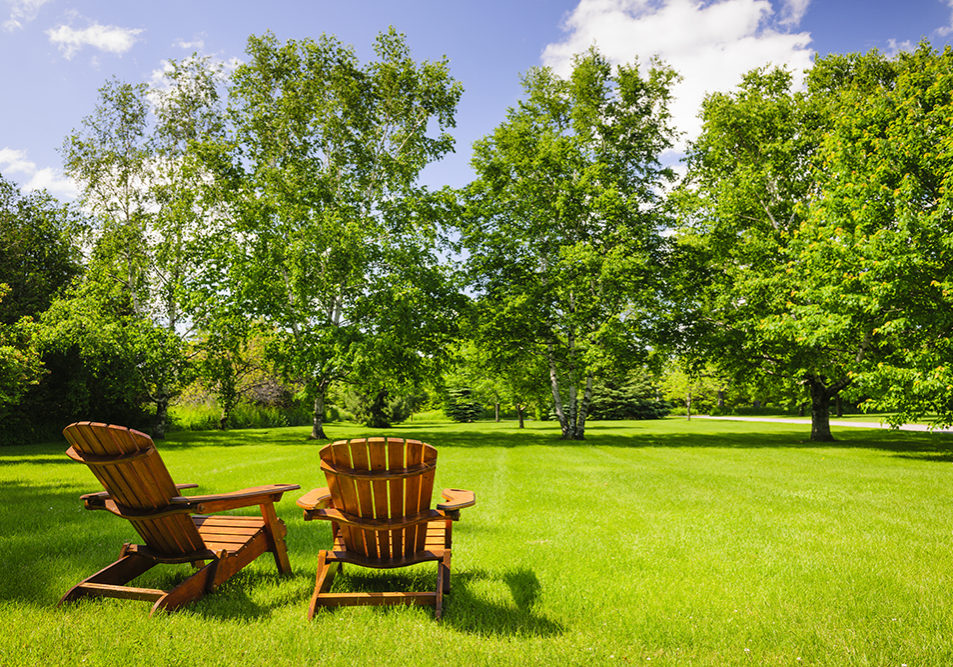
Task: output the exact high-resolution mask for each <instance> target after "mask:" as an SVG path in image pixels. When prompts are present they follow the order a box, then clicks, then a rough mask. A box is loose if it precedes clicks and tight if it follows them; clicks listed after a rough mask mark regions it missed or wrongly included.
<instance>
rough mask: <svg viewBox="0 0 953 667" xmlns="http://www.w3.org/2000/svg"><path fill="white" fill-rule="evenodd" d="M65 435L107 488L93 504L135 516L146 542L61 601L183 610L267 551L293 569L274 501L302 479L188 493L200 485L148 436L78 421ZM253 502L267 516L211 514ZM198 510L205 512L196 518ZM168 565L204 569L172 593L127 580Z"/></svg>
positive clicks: (75, 455) (90, 498)
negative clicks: (174, 472) (178, 477)
mask: <svg viewBox="0 0 953 667" xmlns="http://www.w3.org/2000/svg"><path fill="white" fill-rule="evenodd" d="M63 435H65V436H66V439H67V440H68V441H69V443H70V445H71V446H70V448H69V449H67V450H66V455H67V456H69V457H70V458H71V459H73V460H74V461H80V462H82V463H85V464H87V465H88V466H89V468H90V470H92V472H93V474H94V475H96V478H97V479H98V480H99V481H100V483H102V485H103V487H104V488H105V489H106V491H105V492H100V493H89V494H86V495H84V496H81V500H83V501H84V503H85V506H86V509H90V510H100V509H101V510H108V511H110V512H112V513H113V514H115V515H116V516H120V517H122V518H124V519H128V520H129V521H130V522H132V525H133V527H134V528H135V529H136V532H138V533H139V535H140V536H141V537H142V539H143V540H144V541H145V544H144V545H135V544H128V543H127V544H125V545H123V547H122V549H121V550H120V552H119V560H117V561H116V562H114V563H113V564H112V565H109V566H108V567H106V568H104V569H102V570H100V571H99V572H97V573H96V574H94V575H92V576H91V577H88V578H87V579H84V580H83V581H81V582H80V583H78V584H77V585H76V586H74V587H73V588H71V589H70V590H69V591H68V592H67V593H66V595H64V596H63V598H62V599H61V600H60V604H62V603H64V602H68V601H71V600H76V599H78V598H81V597H86V596H101V597H116V598H125V599H134V600H149V601H152V602H154V603H155V604H154V605H153V607H152V612H150V613H154V612H155V611H156V610H157V609H166V610H172V609H176V608H177V607H180V606H182V605H183V604H186V603H188V602H192V601H194V600H198V599H199V598H201V597H202V596H203V595H204V594H205V593H206V592H208V591H212V590H214V589H215V588H217V587H218V586H220V585H221V584H222V583H224V582H225V581H226V580H227V579H229V578H230V577H231V576H232V575H233V574H236V573H237V572H238V571H239V570H241V569H242V568H243V567H245V566H246V565H248V564H249V563H251V562H252V561H253V560H255V558H257V557H258V556H260V555H262V554H264V553H265V552H266V551H270V552H271V553H272V554H273V555H274V557H275V563H276V564H277V565H278V571H279V572H280V573H281V574H290V573H291V566H290V565H289V563H288V553H287V549H286V547H285V541H284V536H285V533H286V532H287V530H286V528H285V525H284V522H283V521H282V520H281V519H279V518H278V517H277V515H276V514H275V508H274V503H276V502H278V501H279V500H281V494H283V493H284V492H286V491H293V490H294V489H299V488H301V487H300V486H298V485H297V484H272V485H269V486H259V487H255V488H252V489H244V490H242V491H237V492H235V493H227V494H221V495H207V496H189V497H184V496H181V495H179V492H180V490H181V489H188V488H194V487H196V486H197V484H179V485H176V484H174V483H173V482H172V477H171V476H170V475H169V472H168V470H166V467H165V464H164V463H163V462H162V458H161V457H160V456H159V452H158V451H156V447H155V444H154V443H153V442H152V438H150V437H149V436H148V435H146V434H145V433H140V432H139V431H134V430H132V429H129V428H125V427H123V426H113V425H107V424H96V423H92V422H78V423H76V424H70V425H69V426H67V427H66V428H65V429H63ZM253 505H259V506H260V508H261V516H260V517H255V516H234V515H232V516H228V515H215V516H207V515H204V513H205V512H218V511H222V510H230V509H234V508H237V507H249V506H253ZM197 512H198V513H202V514H199V515H195V516H193V514H195V513H197ZM205 561H209V562H208V563H207V564H206V563H205ZM160 563H192V565H193V566H195V567H197V568H199V569H198V571H197V572H195V573H194V574H192V576H190V577H188V578H187V579H186V580H185V581H183V582H182V583H180V584H179V585H177V586H176V587H175V588H173V589H172V590H169V591H165V590H160V589H154V588H137V587H134V586H126V585H125V584H127V583H128V582H130V581H132V580H133V579H135V578H136V577H137V576H139V575H140V574H142V573H143V572H145V571H146V570H148V569H150V568H152V567H153V566H155V565H158V564H160Z"/></svg>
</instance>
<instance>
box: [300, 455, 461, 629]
mask: <svg viewBox="0 0 953 667" xmlns="http://www.w3.org/2000/svg"><path fill="white" fill-rule="evenodd" d="M436 465H437V450H436V449H434V448H433V447H431V446H430V445H428V444H425V443H422V442H419V441H417V440H403V439H401V438H356V439H353V440H339V441H337V442H333V443H331V444H330V445H327V446H326V447H324V448H323V449H322V450H321V469H322V470H323V471H324V474H325V476H326V477H327V482H328V486H327V487H326V488H319V489H313V490H312V491H309V492H308V493H306V494H305V495H304V496H302V497H301V498H299V499H298V505H299V506H300V507H302V508H304V519H305V521H310V520H312V519H325V520H330V521H331V532H332V534H333V539H334V544H333V546H332V547H331V549H330V550H322V551H320V552H319V553H318V571H317V577H316V580H315V585H314V594H313V595H312V596H311V604H310V606H309V607H308V618H312V617H313V616H314V612H315V609H317V608H318V607H323V606H335V605H363V604H371V605H383V604H420V605H433V606H434V615H435V617H436V618H440V616H441V615H442V613H443V596H444V593H449V592H450V553H451V542H452V539H451V538H452V524H453V521H456V520H457V519H459V518H460V510H461V509H462V508H464V507H470V506H471V505H473V504H475V503H476V498H475V496H474V494H473V492H472V491H464V490H462V489H444V490H443V498H444V500H445V502H443V503H438V504H437V506H436V509H431V508H430V497H431V493H432V491H433V478H434V469H435V468H436ZM426 561H437V586H436V590H435V591H434V592H429V591H428V592H393V593H331V592H330V589H331V582H332V580H333V579H334V575H335V574H336V573H337V572H338V570H339V569H340V568H341V567H342V566H343V564H344V563H352V564H354V565H360V566H363V567H372V568H380V569H383V568H396V567H404V566H406V565H413V564H414V563H423V562H426Z"/></svg>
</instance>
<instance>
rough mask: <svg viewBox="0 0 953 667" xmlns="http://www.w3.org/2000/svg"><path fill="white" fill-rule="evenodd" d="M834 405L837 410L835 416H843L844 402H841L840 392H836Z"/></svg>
mask: <svg viewBox="0 0 953 667" xmlns="http://www.w3.org/2000/svg"><path fill="white" fill-rule="evenodd" d="M834 405H835V406H836V408H837V416H838V417H843V416H844V402H843V401H842V400H841V397H840V392H838V394H837V397H836V398H835V399H834Z"/></svg>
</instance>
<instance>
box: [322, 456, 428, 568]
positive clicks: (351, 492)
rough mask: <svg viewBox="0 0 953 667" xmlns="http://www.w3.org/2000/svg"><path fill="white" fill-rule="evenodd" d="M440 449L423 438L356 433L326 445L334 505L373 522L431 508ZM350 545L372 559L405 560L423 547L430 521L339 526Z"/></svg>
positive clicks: (325, 460) (324, 460) (325, 466)
mask: <svg viewBox="0 0 953 667" xmlns="http://www.w3.org/2000/svg"><path fill="white" fill-rule="evenodd" d="M436 465H437V450H436V449H435V448H433V447H431V446H430V445H428V444H425V443H423V442H420V441H419V440H405V439H402V438H355V439H353V440H339V441H337V442H332V443H331V444H330V445H327V446H325V447H324V448H323V449H322V450H321V469H322V470H323V471H324V474H325V476H326V477H327V480H328V488H329V490H330V491H331V498H332V502H333V504H334V507H336V508H338V509H340V510H341V511H342V512H344V513H345V514H348V515H351V516H352V517H357V518H359V519H367V520H370V521H371V522H375V521H388V520H393V521H396V522H399V521H400V520H402V519H407V518H410V517H413V516H414V515H417V514H420V513H422V512H427V511H428V510H429V509H430V502H431V494H432V493H433V480H434V471H435V469H436ZM340 530H341V537H342V539H343V541H344V544H345V547H346V548H347V550H348V551H352V552H355V553H357V554H361V555H364V556H366V557H367V558H368V560H369V561H381V562H382V563H383V562H388V563H391V564H392V563H394V562H399V561H406V560H408V559H410V558H411V557H412V556H413V555H414V554H416V553H418V552H420V551H423V550H424V548H425V547H424V545H425V541H426V536H427V523H426V522H422V523H418V524H416V525H412V526H407V527H402V528H396V529H388V530H369V529H364V528H360V527H357V526H352V525H342V526H340Z"/></svg>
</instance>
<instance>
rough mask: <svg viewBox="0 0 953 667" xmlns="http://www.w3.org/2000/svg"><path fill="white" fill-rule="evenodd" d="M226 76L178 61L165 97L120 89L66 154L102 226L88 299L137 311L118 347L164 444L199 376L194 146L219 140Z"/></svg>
mask: <svg viewBox="0 0 953 667" xmlns="http://www.w3.org/2000/svg"><path fill="white" fill-rule="evenodd" d="M216 77H217V74H216V72H215V71H214V69H212V68H210V67H209V66H208V62H207V61H206V60H203V59H199V58H195V57H193V58H192V59H189V60H187V61H182V62H174V61H173V62H172V63H170V66H169V69H168V70H167V71H166V72H165V84H167V85H165V86H163V87H160V88H158V89H153V90H149V88H148V87H147V86H146V85H145V84H137V85H133V84H128V83H121V82H119V81H116V80H112V81H110V82H108V83H107V84H106V85H105V86H103V87H102V88H101V89H100V96H99V103H98V105H97V106H96V108H95V110H94V111H93V113H92V114H91V115H89V116H87V117H86V118H84V119H83V122H82V126H81V129H80V130H76V131H74V132H73V133H72V134H71V135H70V136H69V137H68V138H67V139H66V141H65V142H64V145H63V155H64V162H65V170H66V173H67V174H69V175H70V176H71V177H72V178H73V179H74V180H76V181H77V182H78V183H79V185H80V187H81V195H80V199H81V201H82V203H83V205H84V206H85V207H86V208H87V209H89V210H91V211H92V212H93V213H94V214H95V215H96V217H97V222H98V225H97V226H96V227H95V228H94V230H93V248H92V255H91V258H90V262H89V266H88V269H87V275H86V277H85V285H84V287H83V296H82V298H83V299H85V300H87V301H90V302H91V303H94V304H95V305H93V306H92V308H93V309H95V308H96V307H100V306H105V305H106V304H107V303H108V302H110V301H112V300H115V298H116V297H115V295H114V294H112V292H113V291H114V287H115V286H119V288H120V290H121V291H122V293H123V297H122V298H123V299H124V305H128V307H129V313H128V315H126V314H124V315H123V316H122V317H124V318H126V319H125V320H124V321H122V322H117V323H116V324H117V328H116V330H117V331H121V332H123V334H124V335H122V336H115V337H114V338H113V341H114V342H115V343H116V344H118V345H127V346H129V347H128V348H127V349H124V350H123V351H122V354H123V355H124V356H126V357H127V358H129V359H131V360H133V363H134V364H135V367H136V370H137V373H138V379H139V380H140V389H141V390H142V392H143V395H144V396H145V397H147V398H148V400H149V401H151V402H152V403H153V404H154V405H155V409H156V422H155V426H154V430H153V433H154V435H155V436H156V437H160V438H161V437H162V436H163V434H164V431H165V428H166V413H167V410H168V405H169V403H170V401H171V400H172V399H173V398H174V397H175V396H177V395H178V394H179V393H180V392H181V390H182V388H183V387H184V386H186V385H187V384H188V383H189V382H190V380H191V376H192V374H193V373H194V368H192V365H191V363H190V359H189V357H188V356H187V347H188V346H187V345H186V343H185V338H187V335H188V333H189V331H188V327H189V326H190V325H193V324H195V318H193V317H190V315H195V314H196V313H195V312H192V313H190V312H189V310H190V305H191V302H192V301H193V299H192V295H191V286H192V284H193V283H194V282H196V281H199V278H200V275H201V268H200V267H201V266H202V259H203V256H204V252H201V251H200V250H201V248H203V247H204V245H205V243H204V242H203V237H204V236H205V231H204V230H206V229H207V228H208V226H209V225H208V222H207V221H206V218H207V217H208V215H209V213H210V208H209V203H208V202H207V201H205V200H202V199H201V197H200V193H201V192H203V189H202V188H201V187H199V186H200V184H201V183H202V182H204V180H206V179H205V174H204V173H203V172H202V170H201V168H200V165H199V164H198V163H197V162H196V161H195V160H194V158H193V154H192V152H191V150H190V147H191V146H192V145H193V144H194V143H195V142H196V141H198V140H199V139H203V140H207V139H209V138H210V137H213V136H217V134H219V133H220V126H221V118H220V114H219V112H218V97H217V78H216ZM112 312H113V311H110V310H108V309H106V310H104V312H103V313H102V314H101V315H100V316H99V317H105V316H107V314H110V313H112Z"/></svg>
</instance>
